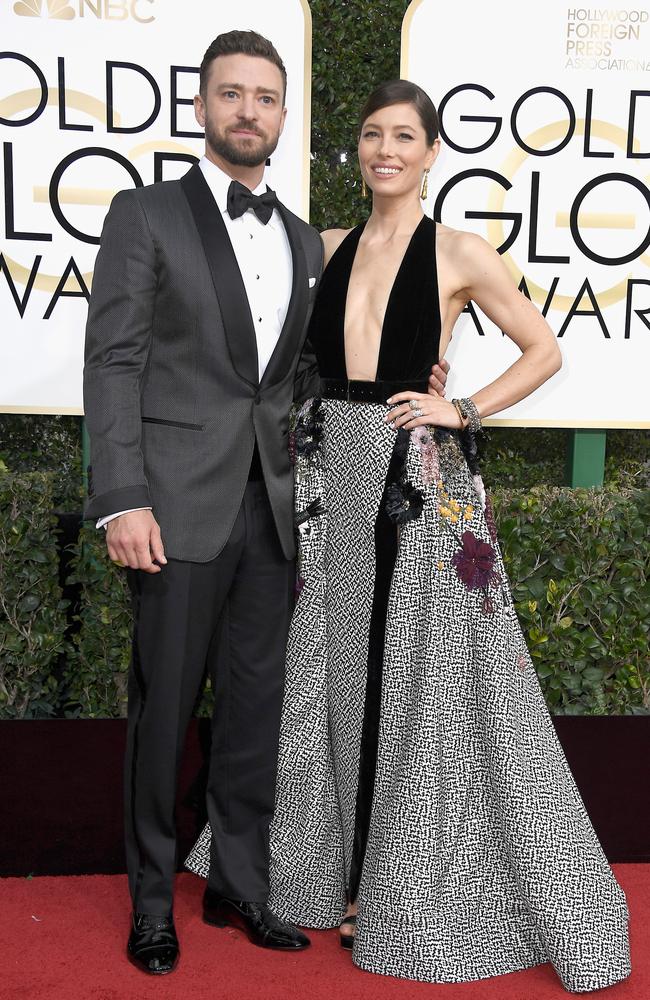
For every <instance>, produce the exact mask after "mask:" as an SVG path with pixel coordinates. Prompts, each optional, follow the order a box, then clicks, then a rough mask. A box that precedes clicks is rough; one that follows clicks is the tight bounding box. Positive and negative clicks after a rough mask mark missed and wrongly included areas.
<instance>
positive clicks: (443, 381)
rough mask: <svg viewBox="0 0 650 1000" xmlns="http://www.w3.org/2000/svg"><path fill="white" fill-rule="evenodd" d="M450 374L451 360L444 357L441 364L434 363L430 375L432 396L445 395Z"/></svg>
mask: <svg viewBox="0 0 650 1000" xmlns="http://www.w3.org/2000/svg"><path fill="white" fill-rule="evenodd" d="M448 374H449V362H448V361H445V359H444V358H443V359H442V361H441V362H440V364H439V365H434V366H433V368H432V369H431V374H430V375H429V390H428V391H429V392H430V393H431V395H432V396H444V394H445V386H446V385H447V375H448Z"/></svg>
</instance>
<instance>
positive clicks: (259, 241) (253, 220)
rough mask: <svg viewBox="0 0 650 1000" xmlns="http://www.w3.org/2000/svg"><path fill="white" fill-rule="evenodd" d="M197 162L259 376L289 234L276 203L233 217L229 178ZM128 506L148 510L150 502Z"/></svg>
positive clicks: (268, 348)
mask: <svg viewBox="0 0 650 1000" xmlns="http://www.w3.org/2000/svg"><path fill="white" fill-rule="evenodd" d="M199 167H200V169H201V171H202V173H203V176H204V177H205V180H206V181H207V184H208V187H209V188H210V191H211V192H212V196H213V198H214V200H215V202H216V203H217V208H218V209H219V211H220V212H221V217H222V219H223V221H224V224H225V226H226V231H227V233H228V236H229V237H230V242H231V243H232V248H233V250H234V252H235V257H236V258H237V264H238V266H239V270H240V272H241V276H242V280H243V282H244V288H245V289H246V295H247V296H248V304H249V306H250V310H251V316H252V318H253V326H254V328H255V338H256V341H257V367H258V373H259V378H260V380H261V378H262V376H263V374H264V372H265V371H266V367H267V365H268V363H269V361H270V359H271V355H272V354H273V351H274V350H275V346H276V344H277V342H278V339H279V337H280V333H281V332H282V327H283V325H284V321H285V319H286V315H287V310H288V308H289V300H290V299H291V287H292V283H293V261H292V257H291V246H290V244H289V239H288V237H287V233H286V230H285V228H284V223H283V222H282V217H281V216H280V213H279V212H278V210H277V209H274V210H273V215H272V216H271V218H270V219H269V221H268V223H267V224H266V225H264V224H263V223H262V222H260V220H259V219H258V218H257V216H256V215H255V213H254V211H253V210H252V209H251V208H249V209H248V210H247V211H246V212H244V214H243V215H241V216H240V217H239V218H238V219H231V218H230V216H229V215H228V208H227V200H228V188H229V187H230V182H231V180H232V178H231V177H229V176H228V174H226V173H224V171H223V170H221V169H220V168H219V167H218V166H217V165H216V164H215V163H213V162H212V161H211V160H209V159H208V158H207V156H203V157H201V159H200V161H199ZM265 191H266V182H265V181H264V178H262V180H261V182H260V184H259V185H258V186H257V187H256V188H255V189H254V191H253V194H256V195H260V194H264V192H265ZM132 509H134V510H151V507H135V508H132ZM128 513H130V511H128V510H121V511H118V512H117V513H115V514H109V515H107V516H106V517H100V519H99V520H98V521H97V527H98V528H101V527H104V526H105V525H106V524H108V522H109V521H112V520H113V518H115V517H119V516H120V515H121V514H128Z"/></svg>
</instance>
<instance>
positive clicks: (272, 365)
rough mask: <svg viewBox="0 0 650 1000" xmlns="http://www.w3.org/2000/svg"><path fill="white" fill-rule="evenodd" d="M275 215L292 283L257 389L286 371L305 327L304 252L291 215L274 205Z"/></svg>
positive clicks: (306, 301) (307, 276)
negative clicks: (283, 232)
mask: <svg viewBox="0 0 650 1000" xmlns="http://www.w3.org/2000/svg"><path fill="white" fill-rule="evenodd" d="M278 211H279V212H280V216H281V217H282V221H283V223H284V228H285V229H286V232H287V237H288V239H289V246H290V247H291V260H292V266H293V280H292V283H291V299H290V300H289V308H288V309H287V315H286V318H285V320H284V324H283V326H282V330H281V332H280V336H279V338H278V342H277V344H276V345H275V349H274V351H273V354H272V355H271V357H270V359H269V363H268V365H267V366H266V370H265V372H264V375H263V376H262V382H261V385H265V386H268V385H273V384H274V383H275V382H279V381H280V379H281V378H282V377H283V376H284V375H285V373H286V371H287V369H288V368H289V366H290V365H291V362H292V361H293V357H294V354H295V353H296V351H297V349H298V342H299V338H300V334H301V333H302V331H303V328H304V325H305V318H306V316H307V303H308V300H309V280H308V279H309V275H308V274H307V261H306V259H305V251H304V249H303V246H302V241H301V239H300V234H299V233H298V228H297V226H296V223H295V222H294V220H293V218H292V216H291V214H290V213H289V212H288V211H287V209H286V208H285V206H284V205H282V204H281V203H280V204H278Z"/></svg>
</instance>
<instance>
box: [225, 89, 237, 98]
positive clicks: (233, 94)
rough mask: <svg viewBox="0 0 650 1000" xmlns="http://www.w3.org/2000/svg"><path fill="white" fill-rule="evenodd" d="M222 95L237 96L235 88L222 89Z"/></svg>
mask: <svg viewBox="0 0 650 1000" xmlns="http://www.w3.org/2000/svg"><path fill="white" fill-rule="evenodd" d="M223 96H224V97H237V91H236V90H226V91H224V95H223Z"/></svg>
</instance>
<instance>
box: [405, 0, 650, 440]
mask: <svg viewBox="0 0 650 1000" xmlns="http://www.w3.org/2000/svg"><path fill="white" fill-rule="evenodd" d="M402 76H403V77H407V78H408V79H410V80H413V81H415V82H416V83H418V84H420V85H421V86H422V87H423V88H424V89H425V90H426V91H427V92H428V93H429V95H430V96H431V98H432V99H433V101H434V103H436V104H437V105H438V106H439V107H441V110H442V115H441V120H442V138H443V144H442V151H441V154H440V156H439V158H438V161H437V163H436V164H435V166H434V169H433V171H432V180H433V184H431V183H430V185H429V187H430V196H429V199H428V202H427V205H426V211H427V212H428V213H429V214H430V215H434V213H435V214H436V216H438V217H439V218H441V221H442V222H444V223H446V224H447V225H450V226H452V227H455V228H459V229H469V230H472V231H474V232H477V233H479V234H480V235H481V236H484V237H485V238H486V239H487V240H488V241H489V242H490V243H492V245H493V246H494V247H496V248H499V247H502V246H503V244H504V242H506V241H507V239H508V238H509V237H510V236H511V234H512V233H513V227H515V228H516V227H517V226H519V227H520V228H519V232H518V234H517V235H516V238H515V239H514V241H513V242H512V245H511V246H510V247H509V248H508V249H506V251H505V252H504V260H505V261H506V264H507V265H508V267H509V269H510V271H511V273H512V275H513V277H514V279H515V281H516V282H517V283H519V282H520V280H521V278H522V275H523V276H524V278H525V281H526V285H527V288H528V290H529V292H530V295H531V298H532V299H533V301H535V302H536V304H537V305H538V306H539V307H540V308H543V309H544V310H545V312H546V317H547V319H548V321H549V323H550V325H551V327H552V328H553V330H554V332H555V333H556V335H558V338H559V340H558V342H559V344H560V346H561V348H562V353H563V356H564V367H563V369H562V371H561V373H560V374H558V375H557V376H556V377H555V378H553V379H552V380H551V381H550V382H549V383H547V384H546V385H545V386H544V387H543V388H542V389H541V390H540V391H539V392H537V393H535V395H534V396H533V397H531V398H530V399H528V400H524V401H522V402H521V403H519V404H518V405H517V406H514V407H511V408H510V409H509V410H506V411H504V412H503V413H501V414H499V415H498V418H496V419H494V420H493V421H491V422H492V423H503V422H508V423H516V424H522V425H526V424H548V425H556V426H566V427H584V426H592V427H621V426H628V427H633V426H650V402H649V393H648V389H647V381H648V373H649V372H650V249H649V244H650V192H649V190H648V183H649V181H650V4H648V0H643V2H642V3H641V4H640V5H636V4H635V5H634V7H628V6H627V5H625V6H623V7H616V8H610V7H605V6H600V7H593V8H586V7H585V8H582V7H578V6H574V5H571V4H567V3H566V2H564V0H545V2H544V3H538V4H536V5H525V6H524V7H522V5H521V3H520V2H519V0H496V2H495V3H489V4H488V3H485V2H484V0H458V2H457V3H454V4H451V5H449V4H446V3H441V2H440V0H416V2H415V3H412V4H411V6H410V7H409V9H408V11H407V14H406V16H405V19H404V25H403V33H402ZM635 92H637V93H636V96H634V94H635ZM454 147H456V148H454ZM480 147H484V148H482V149H481V148H480ZM526 147H528V148H526ZM467 171H470V172H472V174H468V175H467V176H465V177H462V178H459V175H460V174H463V173H465V172H467ZM483 171H492V172H493V174H494V176H490V175H486V174H485V173H482V172H483ZM608 175H614V176H608ZM454 178H456V180H457V183H456V184H455V185H454V184H451V182H452V180H453V179H454ZM448 184H449V185H450V186H449V188H448V191H447V192H446V195H445V196H444V197H441V193H442V192H444V190H445V185H448ZM471 212H474V213H479V217H478V218H476V217H474V218H472V217H468V216H467V214H466V213H471ZM489 212H491V213H495V215H496V217H493V218H486V217H485V216H484V215H483V213H489ZM572 214H573V215H574V216H575V217H574V218H572ZM508 215H509V216H510V218H507V217H506V216H508ZM481 216H483V217H481ZM499 216H503V218H499ZM513 217H514V221H513ZM585 282H587V284H586V285H585ZM583 312H584V313H585V314H584V315H581V313H583ZM477 324H478V325H479V326H480V329H481V331H482V334H483V335H481V333H479V330H478V327H477ZM517 353H518V352H517V349H516V348H515V347H514V345H513V344H512V343H511V342H510V341H508V340H507V339H506V338H504V337H503V336H502V334H501V333H500V331H499V330H497V329H496V328H495V326H494V325H493V324H492V323H491V322H490V321H489V320H488V319H487V318H486V317H485V315H484V314H482V313H481V312H480V311H478V310H477V313H476V321H475V319H474V318H473V317H472V316H471V315H469V314H465V315H463V316H462V317H461V319H460V320H459V323H458V325H457V327H456V331H455V334H454V338H453V342H452V346H451V348H450V351H449V353H448V355H447V357H448V358H449V360H450V361H451V364H452V378H451V380H450V389H451V391H452V392H453V393H454V394H455V395H459V396H462V395H467V394H469V393H471V392H473V391H475V390H477V389H478V388H480V387H481V386H483V385H485V384H486V383H487V382H489V381H490V380H491V379H493V378H494V377H495V376H497V375H498V374H499V373H500V372H501V371H503V369H504V367H506V366H507V365H508V364H510V363H511V362H512V361H513V360H514V359H515V357H516V356H517Z"/></svg>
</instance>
